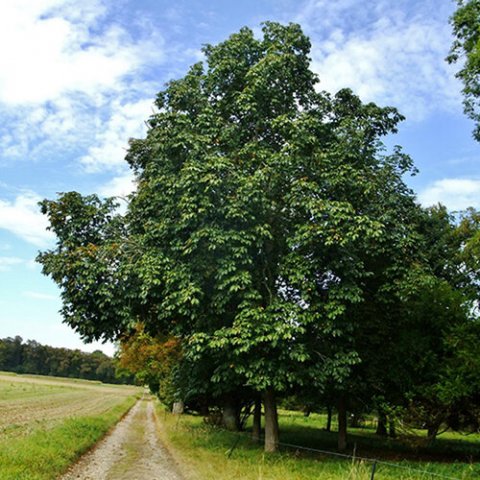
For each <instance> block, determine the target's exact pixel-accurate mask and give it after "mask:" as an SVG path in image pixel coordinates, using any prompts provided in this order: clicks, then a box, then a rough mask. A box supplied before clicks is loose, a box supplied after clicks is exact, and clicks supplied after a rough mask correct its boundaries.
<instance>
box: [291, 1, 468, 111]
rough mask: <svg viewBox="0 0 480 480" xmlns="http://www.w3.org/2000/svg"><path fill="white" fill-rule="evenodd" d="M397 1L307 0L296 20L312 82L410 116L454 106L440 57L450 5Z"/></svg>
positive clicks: (456, 91)
mask: <svg viewBox="0 0 480 480" xmlns="http://www.w3.org/2000/svg"><path fill="white" fill-rule="evenodd" d="M438 3H439V2H433V1H431V0H425V1H424V2H409V3H408V2H406V1H405V0H399V1H398V2H395V4H392V2H390V1H384V0H378V1H376V2H358V1H354V0H339V1H336V2H331V1H327V0H309V1H307V2H305V4H304V5H303V8H302V9H301V11H300V13H299V15H298V17H297V21H299V22H300V23H302V24H303V25H304V26H305V28H306V30H307V32H308V33H309V34H310V35H311V38H312V43H313V50H312V60H313V62H312V66H313V69H314V70H315V71H316V72H317V73H318V74H319V76H320V80H321V84H320V88H322V89H325V90H328V91H331V92H336V91H337V90H339V89H340V88H343V87H349V88H352V90H353V91H354V92H355V93H357V94H358V95H360V97H361V98H362V99H363V100H365V101H375V102H377V103H380V104H383V105H385V104H388V105H393V106H396V107H397V108H399V110H400V111H401V112H402V113H404V114H406V115H407V117H409V118H411V119H417V120H419V119H422V118H424V117H425V116H427V115H429V114H430V113H432V112H433V111H434V110H435V109H446V110H452V109H456V110H460V108H461V107H460V106H461V99H460V87H459V84H458V82H457V81H456V80H455V78H454V75H453V72H452V70H451V68H450V67H449V66H448V65H447V64H446V62H445V61H444V58H445V56H446V55H447V53H448V49H449V47H450V44H451V41H452V38H451V34H450V26H449V24H448V17H449V14H450V13H451V10H450V9H451V8H452V6H450V5H438Z"/></svg>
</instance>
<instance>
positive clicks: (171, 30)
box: [0, 0, 480, 353]
mask: <svg viewBox="0 0 480 480" xmlns="http://www.w3.org/2000/svg"><path fill="white" fill-rule="evenodd" d="M454 7H455V5H454V2H453V1H450V0H422V1H421V2H418V1H416V0H397V1H396V2H391V0H388V1H387V0H368V1H358V0H336V1H335V2H332V1H331V0H304V1H300V0H275V1H274V0H257V1H253V0H245V1H243V2H237V1H230V0H216V1H206V0H204V1H200V0H180V1H177V2H175V3H172V2H168V1H164V0H115V1H114V0H82V2H78V1H75V0H34V1H32V0H3V1H2V2H1V4H0V119H1V121H0V285H1V289H0V338H3V337H6V336H14V335H21V336H22V337H23V338H24V339H36V340H37V341H39V342H42V343H46V344H50V345H54V346H66V347H70V348H82V349H84V350H93V349H95V348H98V345H95V344H94V345H83V344H82V342H81V340H80V339H79V337H78V336H77V335H76V334H75V333H74V332H73V331H71V330H70V328H69V327H68V326H66V325H64V324H62V320H61V317H60V315H59V314H58V310H59V309H60V300H59V294H58V290H57V289H56V287H55V285H54V284H53V283H52V282H51V281H50V280H49V279H48V278H45V277H43V276H42V275H41V273H40V268H39V266H38V265H36V264H35V262H34V258H35V256H36V254H37V252H38V250H41V249H46V248H48V247H49V246H52V245H53V242H54V239H53V238H52V236H51V234H50V233H49V232H47V231H46V230H45V227H46V222H45V219H44V218H43V217H42V215H41V214H40V213H39V211H38V207H37V202H38V201H39V200H40V199H42V198H45V197H47V198H53V197H55V195H56V193H57V192H64V191H70V190H76V191H79V192H81V193H84V194H87V193H94V192H96V193H99V194H101V195H105V196H108V195H125V194H127V193H129V192H130V191H131V190H132V188H133V184H132V177H131V174H130V172H129V171H128V168H127V164H126V162H125V161H124V160H123V157H124V154H125V147H126V144H127V141H128V139H129V138H130V137H139V136H142V135H143V134H144V120H145V119H146V118H148V116H149V115H150V114H151V113H152V111H153V107H152V101H153V98H154V96H155V94H156V92H158V91H159V90H160V89H161V88H162V86H163V84H164V83H165V82H166V81H168V80H169V79H172V78H178V77H179V76H182V75H183V74H184V73H185V72H186V70H187V68H188V66H189V65H191V64H192V63H194V62H196V61H198V60H200V59H201V51H200V48H201V46H202V45H203V44H205V43H217V42H219V41H222V40H223V39H225V38H226V37H227V36H228V35H229V34H230V33H233V32H235V31H237V30H238V29H239V28H240V27H242V26H244V25H247V26H249V27H251V28H252V29H254V31H259V30H260V23H261V22H262V21H265V20H276V21H281V22H290V21H294V22H298V23H300V24H301V25H302V27H303V28H304V31H305V32H306V33H307V34H308V35H309V36H310V38H311V41H312V45H313V48H312V53H311V57H312V69H313V70H314V71H316V72H317V73H318V74H319V76H320V80H321V83H320V88H322V89H325V90H328V91H331V92H335V91H337V90H338V89H339V88H342V87H350V88H352V89H353V90H354V91H355V92H356V93H357V94H358V95H360V97H361V98H362V99H363V100H364V101H375V102H377V103H378V104H380V105H392V106H396V107H397V108H398V109H399V110H400V111H401V112H402V113H403V114H404V115H405V116H406V117H407V120H406V121H405V122H403V124H402V125H401V126H400V131H399V133H398V134H397V135H396V136H394V137H391V138H388V139H386V143H387V145H388V146H390V147H391V146H393V145H395V144H399V145H402V146H403V147H404V149H405V151H406V152H407V153H410V154H411V155H412V157H413V159H414V161H415V164H416V166H417V167H418V168H419V169H420V173H419V174H418V175H417V176H416V177H414V178H411V179H407V181H408V183H409V184H410V185H411V186H412V188H414V190H415V191H416V192H417V194H418V199H419V202H421V203H422V204H424V205H430V204H433V203H436V202H438V201H441V202H442V203H444V204H446V205H447V207H449V208H450V209H451V210H458V209H462V208H466V207H468V206H474V207H477V208H478V207H480V165H479V162H478V154H479V147H480V145H479V144H477V143H475V142H474V141H473V140H472V138H471V130H472V125H471V123H470V121H469V120H468V119H466V118H465V117H464V115H463V113H462V105H461V101H462V98H461V94H460V90H461V88H460V85H459V83H458V82H457V80H456V79H455V78H454V71H455V67H453V68H452V67H451V66H449V65H447V64H446V62H445V61H444V58H445V56H446V55H447V53H448V49H449V46H450V44H451V41H452V38H451V33H450V26H449V24H448V19H449V16H450V15H451V13H452V12H453V10H454ZM100 347H101V348H103V349H104V350H105V351H107V353H112V346H111V345H104V346H102V345H100Z"/></svg>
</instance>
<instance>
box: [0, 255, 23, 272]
mask: <svg viewBox="0 0 480 480" xmlns="http://www.w3.org/2000/svg"><path fill="white" fill-rule="evenodd" d="M23 263H25V261H24V260H23V259H22V258H18V257H0V272H7V271H9V270H11V268H12V267H14V266H15V265H20V264H23Z"/></svg>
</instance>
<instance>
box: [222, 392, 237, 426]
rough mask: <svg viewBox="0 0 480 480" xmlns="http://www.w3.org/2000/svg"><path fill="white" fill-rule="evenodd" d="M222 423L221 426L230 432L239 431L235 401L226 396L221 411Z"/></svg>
mask: <svg viewBox="0 0 480 480" xmlns="http://www.w3.org/2000/svg"><path fill="white" fill-rule="evenodd" d="M222 423H223V426H224V427H225V428H226V429H227V430H230V431H231V432H238V430H239V423H240V421H239V418H238V409H237V404H236V402H235V399H234V398H233V397H230V396H228V397H227V398H226V399H225V402H224V405H223V410H222Z"/></svg>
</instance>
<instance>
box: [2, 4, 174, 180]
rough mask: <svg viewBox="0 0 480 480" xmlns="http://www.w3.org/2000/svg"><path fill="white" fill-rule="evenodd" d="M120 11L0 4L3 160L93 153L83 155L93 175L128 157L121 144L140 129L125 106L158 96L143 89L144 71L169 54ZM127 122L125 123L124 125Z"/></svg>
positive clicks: (144, 24) (81, 6) (102, 7)
mask: <svg viewBox="0 0 480 480" xmlns="http://www.w3.org/2000/svg"><path fill="white" fill-rule="evenodd" d="M115 8H116V7H115ZM115 8H114V6H113V5H111V4H110V2H106V1H105V0H84V1H82V2H77V1H75V0H35V1H33V2H32V1H31V0H4V1H3V2H2V4H1V15H0V64H1V65H2V68H1V69H0V116H1V117H2V119H3V122H2V125H0V158H3V159H18V158H23V159H35V158H43V157H45V156H46V155H48V156H49V157H50V158H51V156H52V152H55V153H57V154H58V153H59V152H62V153H63V152H68V153H69V155H72V154H73V155H72V156H74V155H78V156H80V155H82V153H81V152H85V150H87V149H88V148H90V150H89V151H88V153H87V154H86V155H85V165H88V168H89V170H90V171H100V170H103V169H104V168H110V167H111V165H112V164H115V161H119V160H118V157H119V156H120V159H123V156H124V151H123V150H122V146H123V145H124V144H125V143H126V140H128V137H129V136H135V135H137V133H138V132H140V131H141V127H140V128H139V127H138V126H136V125H134V123H135V121H134V118H133V117H134V116H135V115H136V114H135V112H131V113H128V112H126V109H128V108H131V109H132V110H135V108H137V107H138V105H143V104H145V103H146V102H147V101H146V100H139V98H142V99H143V98H145V97H146V96H147V95H148V96H149V97H150V98H153V96H154V93H155V88H153V86H152V85H150V84H149V85H146V84H145V82H144V81H143V80H142V73H143V71H144V69H146V68H151V67H152V66H154V65H158V64H160V63H162V62H163V60H164V59H165V55H164V50H165V49H164V41H163V38H162V37H161V34H160V33H159V32H158V31H156V30H154V28H153V27H152V26H151V25H149V24H148V22H145V21H143V20H141V19H139V22H140V21H142V28H138V29H137V31H136V33H135V35H132V33H131V31H130V30H127V28H126V27H125V26H124V25H123V24H121V23H120V21H116V20H114V19H113V15H115V16H118V15H117V14H118V11H117V10H116V9H115ZM136 21H137V20H136V19H135V18H133V19H130V23H129V24H128V28H129V29H130V28H131V29H135V22H136ZM149 102H150V103H151V100H150V101H149ZM118 108H120V113H119V114H117V113H116V110H117V109H118ZM138 108H140V107H138ZM149 113H150V111H149V110H146V112H144V113H143V114H142V117H141V118H142V120H145V118H147V117H148V114H149ZM118 115H120V118H119V117H118ZM138 115H139V114H138ZM137 118H140V115H139V116H138V117H137ZM121 120H126V122H127V124H126V125H124V126H123V127H122V128H121V127H120V126H119V125H118V122H119V121H121ZM115 123H117V125H116V129H115V130H114V129H113V128H114V125H115ZM140 125H141V123H140ZM120 135H124V138H123V143H122V144H121V143H120V141H119V138H118V137H119V136H120ZM109 141H113V144H112V146H111V147H108V146H107V145H108V142H109ZM90 155H91V156H93V155H99V157H100V158H99V161H98V162H96V161H94V160H93V161H91V162H89V160H88V158H89V156H90ZM112 158H116V159H117V160H111V159H112Z"/></svg>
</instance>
